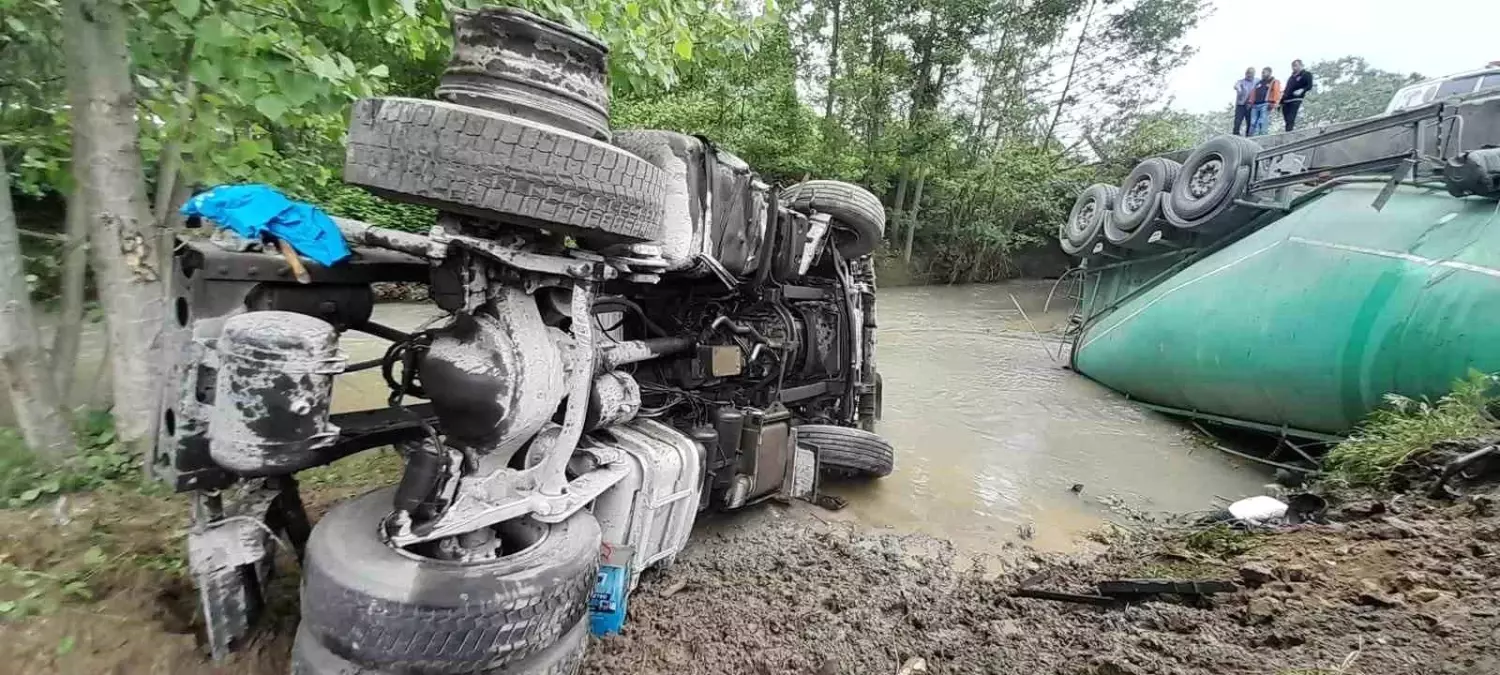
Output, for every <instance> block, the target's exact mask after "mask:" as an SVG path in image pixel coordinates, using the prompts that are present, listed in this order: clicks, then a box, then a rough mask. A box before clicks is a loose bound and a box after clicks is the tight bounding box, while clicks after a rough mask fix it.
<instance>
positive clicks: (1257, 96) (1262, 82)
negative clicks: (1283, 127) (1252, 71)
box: [1250, 66, 1281, 136]
mask: <svg viewBox="0 0 1500 675" xmlns="http://www.w3.org/2000/svg"><path fill="white" fill-rule="evenodd" d="M1280 103H1281V80H1278V79H1276V78H1275V77H1272V76H1271V68H1270V67H1269V66H1267V67H1265V68H1262V69H1261V70H1260V79H1259V80H1256V82H1255V88H1254V89H1252V90H1251V91H1250V135H1251V136H1260V135H1261V134H1264V133H1266V127H1268V126H1269V125H1270V120H1271V110H1272V109H1273V108H1275V107H1276V106H1277V105H1279V104H1280Z"/></svg>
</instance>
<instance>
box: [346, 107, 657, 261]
mask: <svg viewBox="0 0 1500 675" xmlns="http://www.w3.org/2000/svg"><path fill="white" fill-rule="evenodd" d="M344 180H345V182H348V183H350V184H353V185H359V186H361V187H364V188H367V189H369V190H371V191H372V192H374V193H376V194H379V195H382V196H385V197H388V198H390V199H393V200H396V201H404V202H411V203H416V204H422V205H425V206H431V207H434V208H437V209H441V210H446V211H451V212H455V213H460V214H463V215H468V216H473V217H477V218H484V219H491V220H500V221H504V222H511V223H515V224H519V225H526V226H532V227H541V228H551V229H560V230H563V231H568V232H574V233H580V234H586V235H587V234H592V235H598V236H600V238H607V239H614V240H619V241H654V240H657V239H660V237H661V236H662V228H663V225H662V223H663V217H664V215H663V214H664V209H665V195H666V184H665V180H664V177H663V175H662V173H661V171H660V170H659V169H657V168H656V167H655V166H652V165H651V164H650V163H649V162H647V161H645V160H643V159H641V158H639V157H636V156H635V155H632V154H630V153H629V152H626V151H624V150H621V149H619V148H616V147H614V146H612V145H609V144H608V143H604V142H601V141H598V140H595V139H592V138H587V137H584V136H581V135H578V134H574V133H571V132H568V131H564V130H561V129H557V128H554V127H550V126H546V125H542V124H538V123H536V122H532V121H529V120H525V119H521V118H519V117H512V116H509V115H504V114H500V113H496V112H491V111H488V110H481V109H478V108H471V107H468V106H462V105H456V104H453V103H447V102H443V101H425V100H418V99H405V98H372V99H364V100H361V101H359V102H358V103H356V104H355V105H354V111H353V113H352V115H351V118H350V122H349V143H348V150H347V153H346V154H345V159H344Z"/></svg>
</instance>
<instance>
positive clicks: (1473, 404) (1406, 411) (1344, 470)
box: [1324, 371, 1496, 487]
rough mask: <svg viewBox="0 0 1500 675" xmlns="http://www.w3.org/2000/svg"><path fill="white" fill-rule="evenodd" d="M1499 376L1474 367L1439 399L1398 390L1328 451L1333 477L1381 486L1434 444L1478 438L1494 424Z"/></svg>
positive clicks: (1344, 480) (1352, 483)
mask: <svg viewBox="0 0 1500 675" xmlns="http://www.w3.org/2000/svg"><path fill="white" fill-rule="evenodd" d="M1495 383H1496V376H1494V375H1486V374H1484V373H1481V372H1479V371H1470V372H1469V376H1468V377H1467V378H1466V379H1462V380H1459V381H1457V382H1455V383H1454V385H1453V391H1452V392H1450V393H1449V394H1447V395H1446V396H1443V397H1442V398H1440V399H1438V400H1437V402H1436V403H1432V402H1428V401H1419V400H1415V399H1410V398H1407V397H1405V396H1398V395H1395V394H1388V395H1386V404H1387V405H1386V406H1385V407H1382V408H1380V409H1378V410H1376V411H1374V412H1372V413H1370V415H1369V417H1367V418H1365V421H1364V422H1363V423H1361V424H1360V426H1359V428H1358V429H1356V430H1355V432H1354V434H1353V435H1351V436H1350V437H1349V438H1348V439H1347V440H1345V441H1344V442H1342V443H1340V444H1338V445H1337V446H1336V447H1334V449H1333V450H1331V451H1329V453H1328V458H1327V460H1326V461H1325V463H1324V465H1325V468H1327V470H1328V472H1329V474H1330V476H1331V477H1332V478H1333V479H1334V480H1336V481H1340V482H1343V483H1346V484H1348V485H1353V486H1367V487H1382V486H1384V485H1386V484H1387V483H1388V482H1389V481H1390V479H1391V475H1392V473H1394V472H1395V471H1396V470H1397V469H1398V468H1400V467H1401V466H1402V465H1404V464H1406V463H1407V462H1409V461H1411V460H1412V459H1414V458H1416V457H1418V456H1420V455H1422V454H1423V453H1426V452H1428V451H1429V450H1431V449H1432V444H1433V443H1436V442H1438V441H1446V440H1456V439H1463V438H1469V437H1473V436H1476V435H1479V434H1482V433H1485V432H1488V431H1493V430H1494V429H1495V419H1494V418H1493V417H1492V416H1491V415H1490V414H1489V411H1488V408H1489V405H1490V403H1491V402H1493V401H1494V400H1495V394H1494V388H1495Z"/></svg>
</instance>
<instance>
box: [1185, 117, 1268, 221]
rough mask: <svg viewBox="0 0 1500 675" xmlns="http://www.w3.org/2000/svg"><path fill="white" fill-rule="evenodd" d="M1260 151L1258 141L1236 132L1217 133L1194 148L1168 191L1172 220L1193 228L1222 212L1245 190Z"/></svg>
mask: <svg viewBox="0 0 1500 675" xmlns="http://www.w3.org/2000/svg"><path fill="white" fill-rule="evenodd" d="M1259 152H1260V146H1259V145H1257V144H1256V143H1255V141H1251V140H1249V139H1245V138H1240V137H1237V136H1218V137H1215V138H1212V139H1209V140H1208V141H1206V142H1204V143H1203V144H1202V145H1199V146H1198V147H1197V148H1194V149H1193V153H1192V154H1191V155H1188V158H1187V161H1186V162H1183V163H1182V171H1181V173H1179V174H1178V177H1177V181H1176V182H1175V183H1174V184H1173V185H1172V190H1171V192H1169V193H1168V195H1167V214H1168V215H1169V216H1170V219H1171V220H1172V224H1173V225H1177V226H1178V227H1186V228H1189V229H1191V228H1193V227H1195V226H1196V225H1199V224H1202V223H1203V222H1206V221H1207V220H1208V219H1210V218H1212V217H1213V216H1214V215H1217V214H1218V213H1221V212H1222V211H1223V210H1224V208H1225V207H1226V205H1228V204H1231V203H1232V202H1233V201H1234V200H1235V199H1236V198H1238V197H1239V196H1240V193H1241V192H1243V191H1244V183H1245V182H1247V181H1248V176H1249V167H1250V165H1251V164H1252V163H1254V162H1255V156H1256V154H1258V153H1259Z"/></svg>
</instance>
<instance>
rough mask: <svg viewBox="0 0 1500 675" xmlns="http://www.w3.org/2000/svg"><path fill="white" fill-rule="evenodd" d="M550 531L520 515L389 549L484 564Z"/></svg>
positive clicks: (528, 547) (530, 545) (520, 550)
mask: <svg viewBox="0 0 1500 675" xmlns="http://www.w3.org/2000/svg"><path fill="white" fill-rule="evenodd" d="M382 527H384V526H383V525H382ZM550 532H551V528H549V527H547V526H546V525H543V524H542V523H540V522H538V521H536V520H533V519H532V518H531V517H530V516H522V517H520V518H512V519H510V520H507V521H505V522H502V523H497V524H495V525H491V526H489V527H486V528H481V529H479V530H476V531H474V532H465V533H464V534H460V535H455V536H452V537H445V538H443V539H436V540H433V541H427V542H422V543H420V544H413V545H411V546H406V547H394V546H392V547H391V548H392V549H393V550H395V551H396V552H397V553H399V554H401V555H403V556H406V557H408V558H415V559H417V560H422V561H424V562H432V563H438V564H447V565H483V564H487V563H493V562H496V561H500V560H504V559H506V558H511V557H514V556H519V555H523V554H525V553H528V552H530V551H532V550H533V549H535V548H536V547H538V546H540V545H541V544H542V542H544V541H546V540H547V537H548V535H549V534H550ZM389 545H390V544H389V543H387V546H389Z"/></svg>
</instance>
